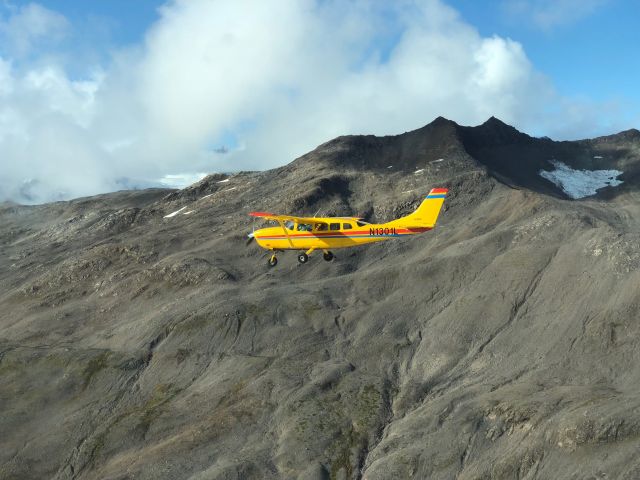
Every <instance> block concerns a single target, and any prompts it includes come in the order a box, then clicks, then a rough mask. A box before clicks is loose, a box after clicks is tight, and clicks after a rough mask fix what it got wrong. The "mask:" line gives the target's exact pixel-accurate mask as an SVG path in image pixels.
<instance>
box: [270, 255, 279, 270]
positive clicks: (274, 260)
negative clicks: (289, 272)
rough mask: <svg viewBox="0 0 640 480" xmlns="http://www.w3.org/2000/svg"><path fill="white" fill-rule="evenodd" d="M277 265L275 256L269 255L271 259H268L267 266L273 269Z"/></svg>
mask: <svg viewBox="0 0 640 480" xmlns="http://www.w3.org/2000/svg"><path fill="white" fill-rule="evenodd" d="M277 264H278V259H277V258H276V254H275V253H274V254H273V255H271V257H270V258H269V266H270V267H275V266H276V265H277Z"/></svg>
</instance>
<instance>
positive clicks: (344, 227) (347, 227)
mask: <svg viewBox="0 0 640 480" xmlns="http://www.w3.org/2000/svg"><path fill="white" fill-rule="evenodd" d="M352 228H353V226H352V225H351V224H350V223H343V224H342V229H343V230H351V229H352Z"/></svg>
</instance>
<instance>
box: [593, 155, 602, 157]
mask: <svg viewBox="0 0 640 480" xmlns="http://www.w3.org/2000/svg"><path fill="white" fill-rule="evenodd" d="M593 158H604V157H602V156H600V155H594V157H593Z"/></svg>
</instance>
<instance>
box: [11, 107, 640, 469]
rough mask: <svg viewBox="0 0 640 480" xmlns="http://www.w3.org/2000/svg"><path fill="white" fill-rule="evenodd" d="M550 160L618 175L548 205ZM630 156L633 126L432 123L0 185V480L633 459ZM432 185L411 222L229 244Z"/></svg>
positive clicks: (633, 182) (559, 465)
mask: <svg viewBox="0 0 640 480" xmlns="http://www.w3.org/2000/svg"><path fill="white" fill-rule="evenodd" d="M551 160H557V161H561V162H564V163H565V164H566V165H568V166H570V167H572V168H574V169H590V170H596V169H617V170H620V171H622V172H623V174H622V175H621V176H620V180H622V181H623V182H624V183H622V184H621V185H619V186H616V187H613V186H611V187H606V188H604V189H602V190H600V191H599V192H598V194H597V195H596V196H591V197H587V198H583V199H580V200H572V199H569V197H568V196H567V195H566V194H565V192H564V191H563V190H562V189H561V188H559V187H558V186H556V185H555V184H554V183H552V182H550V181H549V180H547V179H545V178H543V177H541V176H540V175H539V172H540V170H547V171H552V170H553V166H552V164H551V163H550V161H551ZM639 172H640V132H638V131H637V130H629V131H626V132H622V133H620V134H617V135H612V136H608V137H601V138H597V139H593V140H584V141H578V142H554V141H552V140H550V139H546V138H533V137H529V136H527V135H525V134H523V133H520V132H518V131H517V130H515V129H513V128H512V127H509V126H507V125H505V124H504V123H502V122H500V121H499V120H497V119H490V120H489V121H487V122H486V123H484V124H483V125H480V126H477V127H461V126H458V125H456V124H455V123H453V122H451V121H448V120H445V119H442V118H439V119H436V120H435V121H434V122H432V123H431V124H429V125H427V126H425V127H423V128H421V129H419V130H416V131H413V132H408V133H405V134H403V135H399V136H394V137H373V136H349V137H340V138H337V139H335V140H332V141H330V142H327V143H325V144H323V145H321V146H319V147H318V148H317V149H316V150H314V151H312V152H310V153H308V154H306V155H304V156H303V157H300V158H298V159H296V160H295V161H293V162H292V163H290V164H289V165H287V166H285V167H282V168H278V169H275V170H270V171H265V172H241V173H237V174H233V175H230V176H228V175H211V176H209V177H207V178H205V179H204V180H202V181H201V182H199V183H197V184H195V185H193V186H191V187H189V188H187V189H184V190H180V191H175V190H143V191H123V192H117V193H112V194H106V195H99V196H95V197H91V198H82V199H77V200H73V201H69V202H57V203H50V204H45V205H37V206H21V205H16V204H11V203H4V204H1V205H0V412H1V413H0V478H2V479H26V478H53V479H57V480H62V479H93V478H100V479H129V478H131V479H134V478H135V479H138V478H140V479H191V480H200V479H269V478H285V479H297V478H300V479H325V478H331V479H352V478H363V479H364V478H366V479H369V480H374V479H395V478H433V479H453V478H457V479H481V478H483V479H484V478H486V479H489V478H496V479H515V478H519V479H533V478H541V479H558V478H575V479H605V478H609V479H613V478H621V479H635V478H640V456H639V455H638V453H639V452H640V366H639V360H640V339H639V337H640V318H639V313H640V271H639V267H640V192H639V190H638V189H639V186H640V180H639V178H638V174H639ZM434 187H446V188H449V196H448V198H447V200H446V202H445V209H444V211H443V213H442V214H441V217H440V220H439V223H438V226H437V227H436V229H435V230H433V231H431V232H428V233H426V234H424V235H418V236H414V237H412V238H407V239H399V240H395V241H389V242H385V243H382V244H376V245H371V246H365V247H359V248H357V249H349V250H343V251H337V252H336V256H337V258H336V259H335V260H334V261H333V262H325V261H323V260H322V257H321V255H312V256H311V258H310V260H309V262H308V263H307V264H306V265H299V264H298V263H297V261H296V259H295V255H294V254H293V253H288V254H287V253H285V254H282V255H280V258H279V259H280V262H279V264H278V266H277V267H276V268H273V269H270V268H268V266H267V264H266V259H267V254H266V252H264V251H262V250H261V249H259V248H258V246H257V245H255V243H254V244H251V245H245V240H246V234H247V233H248V232H250V231H251V229H252V228H253V226H254V223H253V220H251V219H250V217H248V216H247V213H248V212H249V211H252V210H264V211H274V212H276V213H291V214H299V215H304V214H307V215H312V214H314V213H316V212H319V214H324V215H331V214H337V215H347V214H354V215H361V216H364V217H365V218H366V219H368V220H373V221H384V220H390V219H393V218H394V217H397V216H400V215H403V214H406V213H408V212H410V211H411V210H412V209H414V208H415V207H416V206H417V204H418V203H419V202H420V200H421V199H422V197H423V196H424V194H425V193H427V192H428V191H429V190H430V189H431V188H434ZM183 207H185V208H184V209H183ZM180 209H183V210H181V211H180V212H179V213H177V214H175V215H174V216H171V217H165V216H166V215H168V214H171V213H173V212H176V211H178V210H180ZM261 225H262V224H261V223H259V222H256V223H255V226H256V227H259V226H261Z"/></svg>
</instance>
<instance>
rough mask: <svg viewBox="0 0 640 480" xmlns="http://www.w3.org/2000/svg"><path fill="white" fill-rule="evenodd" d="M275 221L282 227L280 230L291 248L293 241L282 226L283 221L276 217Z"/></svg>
mask: <svg viewBox="0 0 640 480" xmlns="http://www.w3.org/2000/svg"><path fill="white" fill-rule="evenodd" d="M276 221H277V222H278V223H279V224H280V226H281V227H282V231H283V232H284V234H285V236H286V237H287V240H289V246H290V247H291V248H293V242H292V241H291V237H289V232H287V229H286V227H285V226H284V222H283V221H282V219H280V218H278V219H276Z"/></svg>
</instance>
